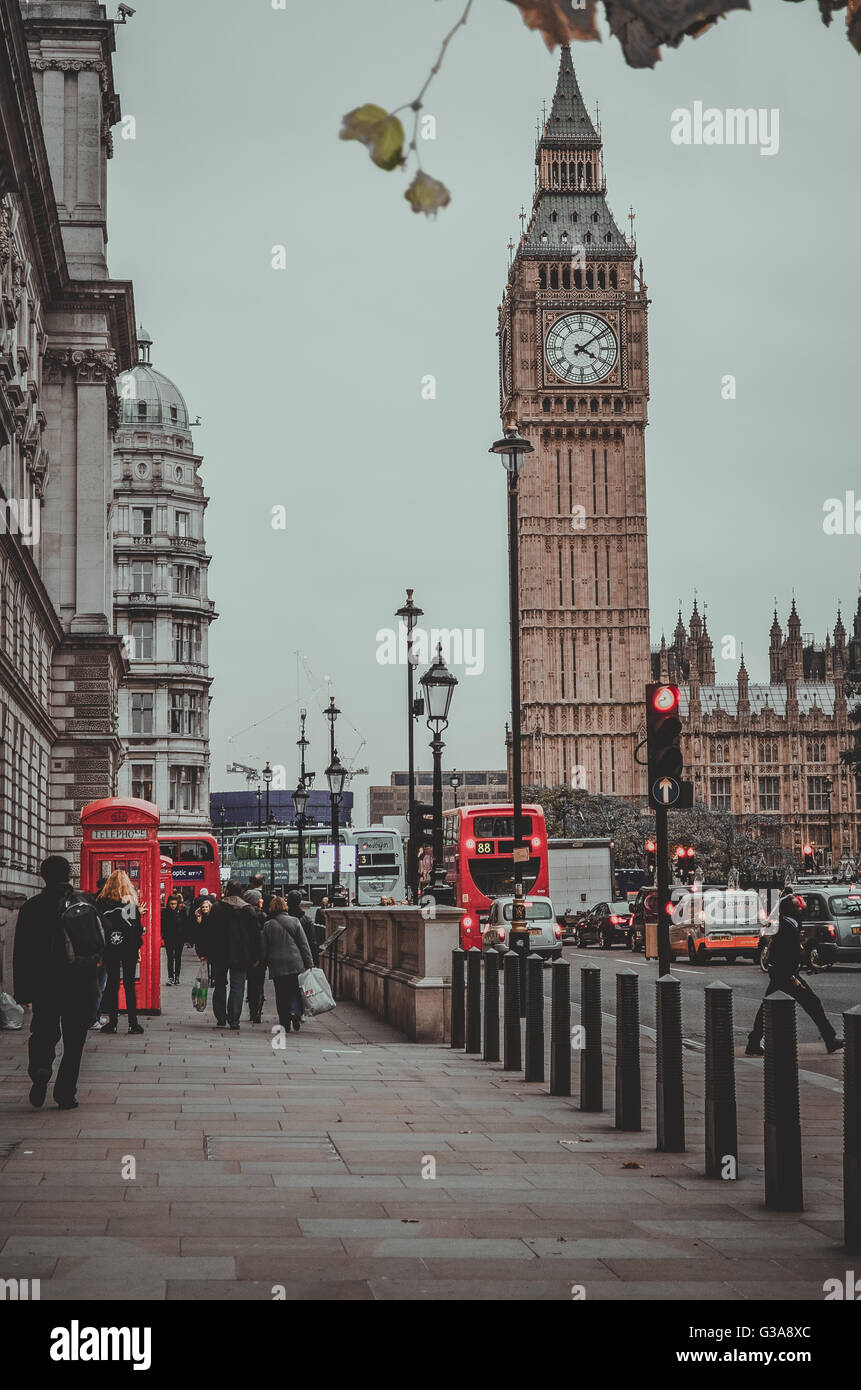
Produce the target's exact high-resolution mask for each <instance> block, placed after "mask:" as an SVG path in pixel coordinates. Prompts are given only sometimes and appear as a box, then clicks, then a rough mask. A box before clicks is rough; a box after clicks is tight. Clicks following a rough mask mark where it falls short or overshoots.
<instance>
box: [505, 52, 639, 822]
mask: <svg viewBox="0 0 861 1390" xmlns="http://www.w3.org/2000/svg"><path fill="white" fill-rule="evenodd" d="M535 162H536V179H535V195H534V201H533V207H532V213H531V216H530V217H529V219H528V223H527V225H526V228H525V230H524V232H523V234H522V236H521V238H520V243H519V245H518V246H517V248H516V252H515V254H514V257H513V261H512V264H511V268H510V271H509V277H508V283H507V285H506V289H505V294H504V297H503V302H502V305H501V306H500V314H499V341H500V381H501V407H502V418H503V422H504V424H505V425H506V426H508V425H510V424H517V426H518V427H519V428H520V430H521V431H522V433H523V434H524V435H525V436H526V437H527V438H528V439H529V441H530V442H531V444H532V445H533V448H534V453H532V454H530V455H528V456H527V458H526V461H525V464H524V468H523V472H522V474H521V478H520V602H521V612H520V621H521V650H522V665H521V700H522V712H523V726H522V727H523V748H522V754H523V780H524V784H525V785H541V786H553V785H557V784H560V783H565V784H568V785H573V786H581V787H585V788H587V789H588V790H590V791H594V792H603V793H605V794H610V795H616V796H624V797H629V798H632V799H640V798H643V797H645V794H646V779H645V770H644V769H643V768H641V767H640V765H639V764H638V763H637V762H635V759H634V749H635V747H636V745H637V743H638V742H639V740H640V738H641V737H642V736H643V731H642V724H643V699H644V686H645V684H646V682H647V681H648V679H649V592H648V565H647V555H646V470H645V450H644V434H645V428H646V423H647V402H648V394H649V372H648V347H647V307H648V299H647V295H646V286H645V283H644V281H643V273H642V263H640V265H639V269H638V268H637V265H636V252H635V246H634V245H633V243H632V242H631V241H629V240H628V239H627V238H626V237H625V236H624V235H623V234H622V232H621V231H620V230H619V228H618V226H617V225H616V223H615V221H614V219H613V216H612V213H611V212H610V210H609V208H608V206H607V201H606V184H605V179H604V157H603V147H602V141H601V135H600V131H599V129H597V128H596V126H595V124H593V122H592V120H591V118H590V116H589V114H588V112H587V110H586V107H585V104H584V102H583V97H582V95H581V93H580V89H579V87H578V85H577V79H576V76H575V73H574V67H573V64H572V61H571V53H570V50H569V49H568V48H563V50H562V58H561V63H560V68H559V78H558V82H557V86H556V93H555V95H554V98H553V105H552V109H551V112H550V115H549V117H548V119H547V120H546V122H545V124H544V128H543V131H542V133H541V136H540V138H539V140H538V145H537V149H536V160H535Z"/></svg>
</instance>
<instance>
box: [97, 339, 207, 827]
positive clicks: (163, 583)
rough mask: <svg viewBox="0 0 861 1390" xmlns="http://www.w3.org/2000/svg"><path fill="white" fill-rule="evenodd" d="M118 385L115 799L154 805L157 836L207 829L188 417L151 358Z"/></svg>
mask: <svg viewBox="0 0 861 1390" xmlns="http://www.w3.org/2000/svg"><path fill="white" fill-rule="evenodd" d="M138 345H139V350H140V361H139V363H138V365H137V366H136V367H134V368H132V370H131V371H128V372H124V373H123V374H122V375H121V376H120V377H118V379H117V387H118V390H119V397H120V407H121V417H120V427H119V429H118V431H117V435H116V441H115V449H114V514H113V549H114V615H115V621H116V629H117V631H118V632H119V633H121V634H122V635H123V637H124V639H125V643H126V648H127V651H128V655H129V660H130V674H129V677H128V680H127V681H126V683H125V684H124V685H123V686H122V687H121V689H120V700H119V728H120V736H121V738H122V740H123V743H124V745H125V749H126V761H125V762H124V764H123V766H122V767H121V769H120V776H119V792H120V795H121V796H135V797H142V798H143V800H145V801H154V802H156V804H157V805H158V807H159V809H160V811H161V825H162V829H163V831H164V832H165V833H169V832H170V831H171V830H202V829H205V828H209V824H210V817H209V699H210V697H209V688H210V685H211V684H212V680H211V677H210V674H209V655H208V648H209V638H208V633H209V625H210V623H211V622H212V621H213V620H214V619H215V618H216V617H217V614H216V613H215V604H214V603H213V602H212V600H211V599H210V597H209V592H208V586H207V575H208V572H209V555H208V554H207V553H206V542H205V540H204V514H205V512H206V507H207V503H208V501H209V499H208V498H207V497H206V495H205V494H204V490H203V482H202V480H201V477H200V465H201V463H202V462H203V460H202V458H201V457H200V455H199V454H196V453H195V450H194V440H193V438H192V433H191V426H190V422H189V418H188V408H187V406H186V403H185V400H184V399H183V397H182V395H181V393H180V391H179V390H178V389H177V387H176V386H175V385H174V384H173V382H172V381H171V380H170V379H169V378H168V377H166V376H165V375H164V374H163V373H162V372H159V371H156V369H155V368H154V367H153V366H152V363H151V361H150V357H151V350H152V339H151V338H150V336H149V334H148V333H147V332H146V330H145V329H143V328H140V329H139V330H138Z"/></svg>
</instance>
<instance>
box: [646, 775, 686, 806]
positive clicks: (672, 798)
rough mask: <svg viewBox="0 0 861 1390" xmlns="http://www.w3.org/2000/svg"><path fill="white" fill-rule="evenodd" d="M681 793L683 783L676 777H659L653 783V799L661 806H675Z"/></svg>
mask: <svg viewBox="0 0 861 1390" xmlns="http://www.w3.org/2000/svg"><path fill="white" fill-rule="evenodd" d="M681 794H682V787H681V783H680V782H677V781H676V779H675V777H659V778H658V780H657V781H656V782H653V783H652V800H653V801H655V802H657V804H658V805H659V806H675V804H676V802H677V801H678V799H679V797H680V796H681Z"/></svg>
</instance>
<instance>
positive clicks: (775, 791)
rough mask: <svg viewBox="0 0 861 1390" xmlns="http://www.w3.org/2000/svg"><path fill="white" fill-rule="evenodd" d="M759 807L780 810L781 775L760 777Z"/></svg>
mask: <svg viewBox="0 0 861 1390" xmlns="http://www.w3.org/2000/svg"><path fill="white" fill-rule="evenodd" d="M759 809H760V811H779V810H780V778H779V777H760V779H759Z"/></svg>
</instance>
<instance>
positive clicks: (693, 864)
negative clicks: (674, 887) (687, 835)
mask: <svg viewBox="0 0 861 1390" xmlns="http://www.w3.org/2000/svg"><path fill="white" fill-rule="evenodd" d="M685 869H686V871H687V874H688V883H693V881H694V874H695V873H696V871H697V852H696V850H695V849H694V847H693V845H688V847H687V849H686V850H685Z"/></svg>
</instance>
